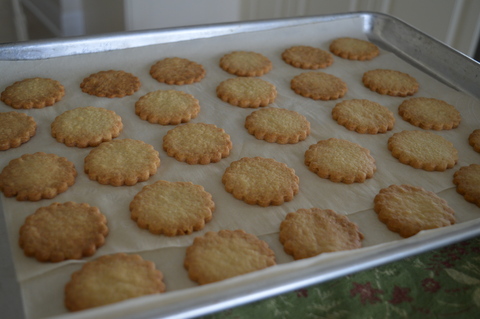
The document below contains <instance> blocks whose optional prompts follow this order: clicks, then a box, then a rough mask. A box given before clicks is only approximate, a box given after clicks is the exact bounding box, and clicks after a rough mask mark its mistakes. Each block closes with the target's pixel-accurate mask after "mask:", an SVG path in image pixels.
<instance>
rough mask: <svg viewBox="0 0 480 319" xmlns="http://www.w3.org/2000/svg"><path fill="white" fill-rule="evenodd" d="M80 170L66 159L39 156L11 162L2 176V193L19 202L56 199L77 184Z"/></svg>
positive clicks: (30, 155)
mask: <svg viewBox="0 0 480 319" xmlns="http://www.w3.org/2000/svg"><path fill="white" fill-rule="evenodd" d="M76 176H77V170H76V169H75V165H73V163H72V162H70V161H69V160H68V159H66V158H65V157H60V156H58V155H55V154H46V153H43V152H37V153H34V154H24V155H22V156H21V157H19V158H16V159H13V160H11V161H10V162H9V163H8V165H7V166H5V167H4V168H3V170H2V172H1V173H0V191H2V192H3V193H4V194H5V196H7V197H14V196H15V197H16V199H17V200H19V201H26V200H28V201H38V200H40V199H42V198H54V197H55V196H57V195H58V194H60V193H63V192H65V191H66V190H67V189H68V188H69V187H70V186H72V185H73V184H74V183H75V177H76Z"/></svg>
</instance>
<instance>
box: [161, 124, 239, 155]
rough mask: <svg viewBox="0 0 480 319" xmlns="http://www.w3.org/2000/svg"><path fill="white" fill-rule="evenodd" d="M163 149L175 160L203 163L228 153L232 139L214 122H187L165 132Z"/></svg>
mask: <svg viewBox="0 0 480 319" xmlns="http://www.w3.org/2000/svg"><path fill="white" fill-rule="evenodd" d="M163 149H164V150H165V152H167V154H168V156H172V157H174V158H175V159H176V160H177V161H180V162H186V163H188V164H202V165H205V164H210V163H216V162H218V161H220V160H221V159H222V158H225V157H227V156H228V155H230V150H231V149H232V141H231V140H230V135H228V134H227V133H225V131H224V130H223V129H222V128H220V127H217V126H215V125H214V124H205V123H187V124H183V125H180V126H177V127H175V128H174V129H171V130H170V131H168V132H167V134H166V135H165V136H164V137H163Z"/></svg>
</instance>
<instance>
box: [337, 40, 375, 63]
mask: <svg viewBox="0 0 480 319" xmlns="http://www.w3.org/2000/svg"><path fill="white" fill-rule="evenodd" d="M330 52H332V53H333V54H335V55H337V56H339V57H341V58H343V59H348V60H358V61H366V60H371V59H373V58H375V57H376V56H378V55H379V54H380V50H379V49H378V47H377V46H376V45H375V44H373V43H372V42H369V41H366V40H361V39H356V38H349V37H343V38H337V39H335V40H333V41H332V43H330Z"/></svg>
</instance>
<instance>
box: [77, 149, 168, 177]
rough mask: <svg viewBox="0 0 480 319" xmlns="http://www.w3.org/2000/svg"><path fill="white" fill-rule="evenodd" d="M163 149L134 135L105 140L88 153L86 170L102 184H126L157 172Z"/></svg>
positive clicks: (89, 175)
mask: <svg viewBox="0 0 480 319" xmlns="http://www.w3.org/2000/svg"><path fill="white" fill-rule="evenodd" d="M159 166H160V157H159V153H158V152H157V151H156V150H155V149H154V148H153V146H152V145H150V144H147V143H145V142H143V141H139V140H133V139H121V140H113V141H110V142H104V143H102V144H100V145H99V146H98V147H96V148H94V149H93V150H91V151H90V153H89V154H88V155H87V157H85V165H84V170H85V173H86V174H87V175H88V177H89V178H90V179H91V180H94V181H97V182H99V183H100V184H104V185H112V186H122V185H127V186H131V185H135V184H136V183H138V182H144V181H146V180H148V179H149V178H150V176H152V175H154V174H155V173H156V172H157V169H158V167H159Z"/></svg>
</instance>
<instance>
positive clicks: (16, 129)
mask: <svg viewBox="0 0 480 319" xmlns="http://www.w3.org/2000/svg"><path fill="white" fill-rule="evenodd" d="M36 132H37V123H36V122H35V120H34V119H33V117H31V116H29V115H27V114H25V113H19V112H15V111H11V112H2V113H0V151H5V150H8V149H10V148H15V147H19V146H20V145H22V144H23V143H26V142H28V141H29V140H30V138H31V137H33V136H35V134H36Z"/></svg>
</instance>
